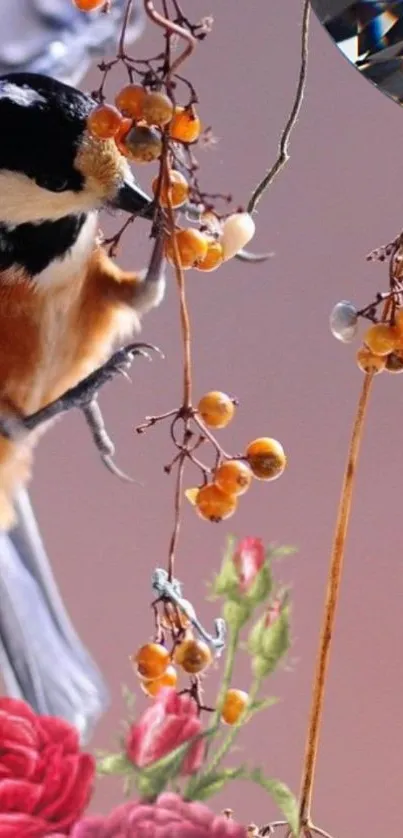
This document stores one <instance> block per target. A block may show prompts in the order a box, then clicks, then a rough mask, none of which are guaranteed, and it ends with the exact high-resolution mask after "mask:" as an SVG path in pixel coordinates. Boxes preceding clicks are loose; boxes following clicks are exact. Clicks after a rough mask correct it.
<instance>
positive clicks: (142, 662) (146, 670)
mask: <svg viewBox="0 0 403 838" xmlns="http://www.w3.org/2000/svg"><path fill="white" fill-rule="evenodd" d="M131 661H132V663H135V664H137V672H138V674H139V675H140V676H141V677H142V678H146V679H147V680H153V679H154V678H161V676H162V675H163V674H164V672H165V671H166V669H167V667H168V665H169V662H170V655H169V652H168V649H166V648H165V646H162V645H161V643H147V644H146V645H145V646H142V647H141V649H139V651H138V652H137V653H136V654H135V655H132V657H131Z"/></svg>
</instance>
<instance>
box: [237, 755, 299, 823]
mask: <svg viewBox="0 0 403 838" xmlns="http://www.w3.org/2000/svg"><path fill="white" fill-rule="evenodd" d="M249 779H250V780H252V782H254V783H257V784H258V785H259V786H261V787H262V788H264V789H265V790H266V791H267V792H268V793H269V794H270V796H271V798H272V799H273V800H274V802H275V803H276V804H277V806H278V808H279V809H280V811H281V812H282V813H283V815H284V817H285V819H286V821H287V823H288V824H289V826H290V829H291V830H292V832H293V835H295V836H296V838H298V835H299V831H300V829H299V807H298V801H297V799H296V797H295V795H294V794H293V793H292V791H290V789H289V788H288V786H286V785H285V783H281V782H280V780H271V779H270V778H268V777H265V775H264V774H263V771H262V770H261V768H255V769H253V770H252V771H250V772H249Z"/></svg>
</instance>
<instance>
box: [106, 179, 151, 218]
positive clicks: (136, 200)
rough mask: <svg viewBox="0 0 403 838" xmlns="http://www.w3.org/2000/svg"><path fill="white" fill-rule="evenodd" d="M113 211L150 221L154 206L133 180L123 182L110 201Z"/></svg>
mask: <svg viewBox="0 0 403 838" xmlns="http://www.w3.org/2000/svg"><path fill="white" fill-rule="evenodd" d="M110 205H111V207H112V208H113V209H117V210H123V212H128V213H129V214H130V215H139V216H142V217H143V218H146V219H147V220H148V221H151V220H152V219H153V216H154V210H155V204H154V202H153V201H152V200H151V198H149V197H148V195H146V193H145V192H143V190H142V189H141V188H140V186H138V184H137V183H136V182H135V181H134V180H131V179H130V180H125V181H124V183H123V184H122V185H121V186H120V187H119V190H118V192H117V193H116V195H115V197H114V198H112V200H111V201H110Z"/></svg>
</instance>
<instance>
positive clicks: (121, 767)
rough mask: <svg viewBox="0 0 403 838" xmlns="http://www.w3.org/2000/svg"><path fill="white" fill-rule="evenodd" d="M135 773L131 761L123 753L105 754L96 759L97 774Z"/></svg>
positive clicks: (126, 774) (120, 774)
mask: <svg viewBox="0 0 403 838" xmlns="http://www.w3.org/2000/svg"><path fill="white" fill-rule="evenodd" d="M134 773H135V768H134V766H133V763H132V762H130V760H129V758H128V756H127V755H126V754H125V753H119V754H106V755H103V756H101V757H100V758H99V759H98V760H97V774H112V775H113V774H117V775H119V776H128V775H132V774H134Z"/></svg>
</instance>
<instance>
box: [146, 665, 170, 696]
mask: <svg viewBox="0 0 403 838" xmlns="http://www.w3.org/2000/svg"><path fill="white" fill-rule="evenodd" d="M177 683H178V673H177V671H176V669H175V667H174V666H168V668H167V669H166V670H165V672H164V674H163V675H161V678H154V679H152V680H146V679H144V680H142V681H141V689H142V690H143V692H145V694H146V695H149V696H152V697H154V696H156V695H158V693H159V692H160V690H162V689H163V688H164V687H176V684H177Z"/></svg>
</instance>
